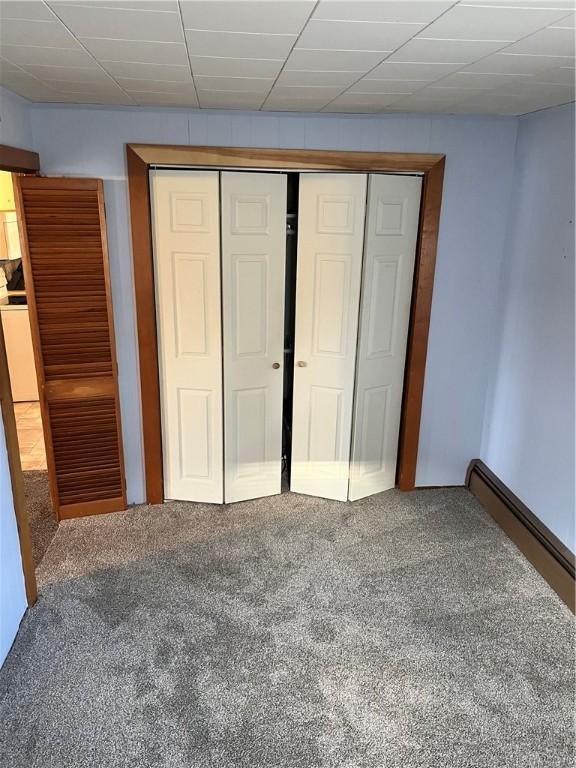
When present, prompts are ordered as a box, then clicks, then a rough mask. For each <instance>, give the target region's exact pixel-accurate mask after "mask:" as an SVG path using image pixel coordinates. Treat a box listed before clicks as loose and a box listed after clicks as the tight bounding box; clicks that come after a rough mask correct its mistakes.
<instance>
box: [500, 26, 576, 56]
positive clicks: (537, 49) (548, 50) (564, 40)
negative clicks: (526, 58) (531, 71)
mask: <svg viewBox="0 0 576 768" xmlns="http://www.w3.org/2000/svg"><path fill="white" fill-rule="evenodd" d="M506 53H521V54H529V55H531V56H574V31H573V30H572V29H554V28H552V27H549V28H548V29H542V30H540V31H539V32H536V33H535V34H534V35H530V36H529V37H526V38H524V40H520V41H519V42H518V43H514V45H510V46H508V48H506Z"/></svg>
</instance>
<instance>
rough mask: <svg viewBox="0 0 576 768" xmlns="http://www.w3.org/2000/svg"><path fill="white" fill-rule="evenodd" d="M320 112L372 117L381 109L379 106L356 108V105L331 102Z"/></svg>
mask: <svg viewBox="0 0 576 768" xmlns="http://www.w3.org/2000/svg"><path fill="white" fill-rule="evenodd" d="M321 111H322V112H327V113H335V114H346V115H363V114H364V115H374V114H378V113H379V112H382V111H383V109H382V107H381V106H380V105H379V104H373V105H370V104H364V105H362V106H358V105H356V104H340V103H336V102H334V101H333V102H332V103H331V104H327V105H326V106H325V107H324V108H323V109H322V110H321Z"/></svg>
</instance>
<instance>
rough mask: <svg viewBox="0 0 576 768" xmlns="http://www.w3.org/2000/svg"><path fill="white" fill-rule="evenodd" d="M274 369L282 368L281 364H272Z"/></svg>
mask: <svg viewBox="0 0 576 768" xmlns="http://www.w3.org/2000/svg"><path fill="white" fill-rule="evenodd" d="M272 368H275V369H278V368H280V363H272Z"/></svg>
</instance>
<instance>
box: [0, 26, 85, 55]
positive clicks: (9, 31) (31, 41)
mask: <svg viewBox="0 0 576 768" xmlns="http://www.w3.org/2000/svg"><path fill="white" fill-rule="evenodd" d="M0 41H1V42H2V44H9V45H39V46H44V47H47V48H80V43H79V42H78V41H77V40H76V39H75V38H74V37H73V36H72V35H71V34H70V32H68V30H67V29H66V27H64V26H63V25H62V24H60V23H59V22H58V21H29V20H28V19H4V20H2V24H1V25H0Z"/></svg>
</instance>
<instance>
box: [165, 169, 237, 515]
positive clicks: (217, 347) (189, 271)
mask: <svg viewBox="0 0 576 768" xmlns="http://www.w3.org/2000/svg"><path fill="white" fill-rule="evenodd" d="M150 181H151V192H152V208H153V216H152V224H153V241H154V266H155V278H156V315H157V329H158V349H159V358H160V360H159V362H160V391H161V415H162V443H163V462H164V496H165V498H168V499H182V500H186V501H204V502H214V503H222V502H223V500H224V481H223V460H222V450H223V442H222V329H221V321H220V313H221V296H220V217H219V178H218V173H216V172H207V171H153V172H152V173H151V174H150Z"/></svg>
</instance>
